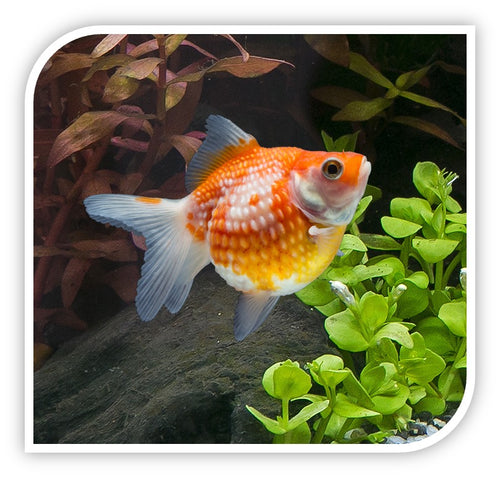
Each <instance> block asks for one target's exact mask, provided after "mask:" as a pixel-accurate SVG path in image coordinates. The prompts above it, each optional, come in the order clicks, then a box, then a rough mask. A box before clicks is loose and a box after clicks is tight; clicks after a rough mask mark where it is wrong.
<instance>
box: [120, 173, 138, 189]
mask: <svg viewBox="0 0 500 478" xmlns="http://www.w3.org/2000/svg"><path fill="white" fill-rule="evenodd" d="M142 179H143V176H142V174H141V173H131V174H127V175H126V176H122V177H121V178H120V184H119V185H118V190H119V191H120V192H121V193H122V194H133V193H135V191H136V190H137V188H138V187H139V185H140V184H141V182H142Z"/></svg>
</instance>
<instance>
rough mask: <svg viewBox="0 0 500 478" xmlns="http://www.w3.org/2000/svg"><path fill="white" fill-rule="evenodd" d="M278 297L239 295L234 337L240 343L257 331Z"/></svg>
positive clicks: (251, 294) (262, 294) (266, 293)
mask: <svg viewBox="0 0 500 478" xmlns="http://www.w3.org/2000/svg"><path fill="white" fill-rule="evenodd" d="M278 299H279V296H276V295H270V294H269V293H268V292H255V293H249V292H246V293H243V294H241V295H240V298H239V301H238V307H237V308H236V314H235V316H234V337H235V338H236V340H238V341H241V340H243V339H244V338H245V337H246V336H247V335H249V334H250V333H252V332H253V331H255V330H257V329H258V328H259V327H260V326H261V325H262V323H263V322H264V321H265V320H266V319H267V317H268V315H269V314H270V313H271V311H272V310H273V307H274V306H275V305H276V302H277V301H278Z"/></svg>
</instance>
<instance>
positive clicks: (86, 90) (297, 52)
mask: <svg viewBox="0 0 500 478" xmlns="http://www.w3.org/2000/svg"><path fill="white" fill-rule="evenodd" d="M466 60H467V58H466V35H460V34H442V35H438V34H407V35H401V34H377V35H374V34H366V35H363V34H346V35H319V34H317V35H304V34H251V35H245V34H238V35H226V34H220V35H215V34H214V35H206V34H203V35H201V34H194V35H178V34H175V35H169V34H158V35H151V34H143V35H141V34H131V35H126V34H123V35H92V36H87V37H83V38H77V39H75V40H74V41H72V42H71V43H69V44H67V45H64V46H63V47H61V48H60V49H59V50H58V51H57V52H54V54H53V56H52V58H51V59H50V61H49V62H48V63H47V65H46V66H45V67H44V68H43V70H42V72H41V73H40V76H39V79H38V82H37V86H36V89H35V95H34V103H33V108H34V153H35V156H34V198H35V201H34V238H33V240H34V271H35V275H34V310H35V313H34V319H35V321H34V342H35V343H34V347H35V368H36V369H38V370H40V372H42V371H43V370H44V368H45V367H47V366H49V365H50V363H51V361H52V360H58V361H61V362H64V360H65V359H66V357H69V356H70V355H71V353H70V352H71V348H72V347H73V345H71V344H73V343H78V342H75V340H80V338H81V337H82V336H85V335H86V334H87V335H89V334H90V336H92V334H98V336H99V337H100V338H101V340H104V341H106V340H107V339H106V337H108V336H106V335H105V334H104V332H103V330H104V329H102V327H105V328H106V324H111V322H109V321H110V320H111V318H112V317H113V316H115V315H116V314H117V313H119V312H120V311H123V310H125V311H131V312H130V314H132V316H133V311H135V309H134V308H133V307H132V308H130V307H129V306H130V305H131V304H133V301H134V298H135V290H136V283H137V280H138V278H139V271H140V266H141V264H142V262H143V261H142V257H143V254H144V246H143V244H141V241H140V239H138V238H132V236H131V235H130V234H129V233H127V232H126V231H123V230H121V229H117V228H112V227H109V226H104V225H102V224H98V223H96V222H95V221H92V220H91V219H90V218H89V217H88V216H87V214H86V213H85V210H84V208H83V204H82V201H83V199H84V198H85V197H87V196H89V195H92V194H99V193H107V192H113V193H125V194H141V195H145V196H160V197H168V198H179V197H183V196H184V195H185V194H186V192H185V189H184V171H185V167H186V163H187V162H189V160H190V158H191V157H192V155H193V154H194V152H195V151H196V149H197V148H198V147H199V145H200V144H201V142H202V140H203V139H204V131H205V126H204V124H205V120H206V118H207V116H208V115H210V114H221V115H223V116H225V117H227V118H229V119H230V120H231V121H233V122H234V123H235V124H237V125H238V126H240V127H241V128H242V129H243V130H245V131H247V132H249V133H251V134H252V135H254V136H255V137H256V138H257V140H258V141H259V143H260V144H261V145H262V146H297V147H300V148H304V149H312V150H324V149H325V148H328V146H329V145H331V144H332V143H333V141H335V140H337V139H339V138H341V137H343V136H345V138H346V141H347V142H346V143H345V144H349V145H353V144H355V147H354V149H355V151H356V152H359V153H363V154H365V155H366V156H367V157H368V159H369V160H370V162H371V163H372V173H371V176H370V180H369V184H370V185H371V186H374V187H376V188H378V189H377V191H379V192H378V193H377V198H376V200H374V201H373V203H372V204H371V205H370V207H369V209H368V210H367V212H366V214H365V217H364V220H363V222H362V223H361V224H360V226H359V228H360V231H361V232H364V233H374V234H383V233H384V232H383V230H382V228H381V226H380V217H382V216H384V215H388V214H389V212H388V211H389V205H390V201H391V199H392V198H394V197H397V196H403V197H411V196H417V195H418V193H417V191H416V190H415V187H414V185H413V181H412V171H413V169H414V167H415V165H416V163H417V162H422V161H432V162H434V163H435V164H437V165H438V167H439V168H441V169H446V170H448V171H453V172H456V173H457V174H458V175H459V179H457V180H456V181H455V182H454V184H453V194H454V198H455V199H456V200H457V201H458V202H459V203H460V204H461V205H462V207H463V208H464V210H465V208H466V196H465V191H466V152H465V151H466V144H465V139H466V134H465V118H466V115H467V111H466V100H467V98H466V78H467V77H466ZM214 280H215V282H214ZM202 283H203V285H204V286H206V287H207V288H208V289H207V290H208V291H209V292H210V293H213V291H214V289H213V288H212V286H213V287H215V288H220V287H222V288H223V289H224V290H226V292H227V288H226V286H225V284H223V283H222V282H221V281H217V280H216V279H213V278H212V276H203V274H202V279H201V280H200V282H199V284H202ZM214 284H215V285H214ZM195 285H196V283H195ZM231 293H232V292H231ZM196 294H198V295H200V294H201V292H200V290H199V288H198V289H197V291H196V293H195V295H196ZM201 296H203V294H201ZM214 297H218V298H219V299H220V296H217V295H216V294H215V295H214ZM219 299H218V300H219ZM200 300H203V299H202V298H201V299H200ZM222 300H223V299H222ZM228 300H229V302H230V304H229V305H228V310H229V309H232V308H233V305H232V304H233V303H234V300H233V297H232V296H231V297H230V299H228ZM289 300H291V301H292V302H291V303H289V302H286V304H285V309H286V310H289V311H291V310H292V309H293V303H294V302H293V301H297V303H298V300H297V299H296V298H295V297H292V298H290V299H289ZM211 307H212V305H211V303H210V301H207V305H206V308H207V310H209V309H210V308H211ZM224 307H225V306H224ZM127 308H128V309H127ZM193 310H195V311H196V313H197V314H198V315H199V316H200V319H199V321H200V322H201V324H198V325H193V327H195V328H196V330H198V328H200V330H199V331H198V332H200V333H207V334H208V335H210V331H209V332H206V331H204V329H203V321H204V320H205V319H204V312H203V308H200V309H196V307H195V306H193ZM207 313H208V312H207ZM311 313H312V311H310V310H308V311H307V314H311ZM228 314H229V312H228ZM135 319H136V318H135ZM135 319H134V320H135ZM131 320H132V319H131ZM157 320H161V319H157ZM169 320H170V319H168V320H166V323H165V327H168V326H169V324H170V322H171V320H170V322H169ZM172 320H173V319H172ZM229 320H230V317H225V321H226V322H228V321H229ZM311 320H313V319H311ZM184 324H186V322H184ZM141 325H143V324H140V323H139V324H138V325H135V326H134V327H140V326H141ZM226 325H227V324H226ZM148 326H149V324H148ZM184 326H185V327H188V326H187V325H184ZM317 327H318V333H319V334H322V333H324V331H322V323H321V320H318V325H317ZM106 330H107V333H108V334H109V336H111V335H113V334H118V335H120V333H121V331H120V330H119V329H118V330H117V329H115V328H114V327H112V328H111V329H109V328H107V329H106ZM186 330H187V329H186ZM187 333H188V332H186V334H187ZM190 333H191V332H190ZM193 333H196V332H193ZM103 334H104V335H103ZM231 334H232V325H231V326H227V341H229V340H230V339H231V337H230V336H231ZM281 334H283V337H286V333H285V332H284V331H281V332H280V331H276V337H278V336H281ZM173 335H174V336H175V337H177V338H176V339H175V340H177V342H176V343H177V344H181V343H183V342H184V340H186V341H189V337H187V336H186V338H185V339H184V337H185V335H184V334H183V333H180V332H179V331H177V332H175V333H174V334H173ZM150 339H151V340H152V341H153V342H154V336H151V337H150ZM224 340H226V339H224ZM276 340H277V339H276ZM300 340H301V341H302V342H301V343H306V342H307V341H308V340H310V339H308V338H307V336H304V337H302V338H301V339H300ZM319 340H323V342H324V346H325V347H326V345H325V344H326V342H327V340H326V338H325V339H319ZM285 342H286V341H284V342H283V344H282V345H281V346H280V350H279V351H275V352H273V353H272V354H271V355H272V359H274V360H284V359H285V358H287V348H286V343H285ZM68 344H69V345H68ZM149 345H151V344H149ZM170 346H171V347H172V344H170ZM137 347H139V344H137ZM155 347H156V350H157V353H158V360H162V357H163V359H164V358H165V354H167V351H165V350H161V351H159V349H161V347H162V345H161V344H156V345H155ZM174 348H175V347H174ZM115 352H117V350H115V349H114V348H113V347H109V348H108V349H107V352H106V354H111V357H108V356H107V355H106V357H107V358H106V357H105V358H103V360H108V359H111V362H110V363H112V364H113V363H114V365H109V366H108V369H111V368H113V367H116V368H115V372H116V373H115V375H114V377H115V378H116V377H117V376H118V375H119V374H120V373H122V372H121V371H119V367H118V365H116V363H118V362H116V363H115V362H113V360H112V359H113V357H112V356H113V354H114V353H115ZM148 353H149V354H150V355H151V354H152V355H151V357H152V360H153V361H154V360H155V358H154V357H155V355H154V348H153V349H152V350H150V351H149V352H148ZM256 353H259V352H256ZM266 353H268V352H265V351H263V352H262V354H263V355H264V356H265V355H266ZM167 355H168V354H167ZM306 355H307V354H306V353H305V352H304V356H306ZM51 357H52V358H51ZM311 358H312V357H309V359H311ZM47 361H48V362H47ZM105 363H108V362H105ZM80 365H81V373H82V374H84V373H90V372H91V371H92V367H94V366H95V365H93V363H90V362H88V363H87V362H86V363H85V364H83V363H81V364H80ZM245 367H250V364H244V366H243V370H240V371H239V372H238V374H241V375H243V376H244V374H245V373H249V372H248V370H247V369H245ZM146 368H147V367H146V366H145V369H144V371H143V373H144V374H147V373H148V372H147V370H146ZM265 368H266V367H265V366H264V367H263V368H262V369H259V370H256V371H255V373H257V374H258V375H259V376H260V374H261V373H262V372H263V371H264V370H265ZM83 371H87V372H83ZM47 373H48V372H47ZM173 373H174V375H175V374H176V375H175V376H176V377H177V376H179V375H180V374H182V373H183V372H182V370H181V369H178V368H176V366H173ZM51 380H56V379H55V378H54V376H52V378H51ZM168 380H173V379H172V377H170V378H168ZM221 380H222V379H221V378H220V376H217V377H215V378H213V380H212V382H210V380H208V378H207V382H206V383H203V384H199V389H200V390H203V393H201V395H200V397H199V400H198V401H197V402H196V406H195V409H196V413H194V416H208V417H210V418H209V420H208V421H207V422H206V423H205V425H204V427H208V429H209V431H208V432H207V431H206V429H205V428H203V432H199V430H198V429H197V426H198V424H197V422H196V420H195V419H194V418H193V415H190V414H189V413H188V412H186V411H184V412H182V413H181V412H179V414H178V415H177V416H176V418H175V420H176V421H175V423H174V422H171V423H170V422H168V421H167V422H168V423H167V422H162V424H160V425H158V424H157V423H156V422H155V426H154V427H153V428H154V432H151V435H150V436H149V437H145V436H142V437H139V436H135V437H134V438H133V439H135V440H142V441H146V442H148V441H149V442H151V441H152V442H162V441H163V442H186V441H188V442H193V441H194V442H196V441H197V440H198V441H199V442H200V441H201V442H203V440H205V441H206V442H214V440H215V441H216V442H227V441H228V440H230V438H228V437H229V436H230V431H229V428H230V427H231V426H233V427H234V426H235V425H234V421H233V422H232V423H233V424H232V425H231V419H230V416H231V413H234V412H232V410H233V408H232V407H233V405H234V403H233V402H234V400H235V395H234V393H233V392H228V393H227V394H219V395H217V399H216V400H215V401H214V402H213V407H215V408H214V409H210V410H207V409H206V408H204V407H206V406H208V405H207V404H208V403H209V402H210V397H211V392H210V390H211V387H215V388H217V387H219V386H220V387H223V385H221V383H222V382H220V381H221ZM219 382H220V383H219ZM120 383H121V382H120V381H119V380H118V382H116V383H115V382H112V383H111V385H110V386H111V389H110V393H114V392H113V390H115V391H117V390H119V389H120V387H121V386H122V385H120ZM214 384H215V385H214ZM105 386H106V385H105V384H104V382H103V384H102V387H105ZM160 386H162V385H161V384H160V383H159V382H158V383H157V387H160ZM68 387H71V385H68ZM75 387H77V386H76V385H75ZM113 387H115V388H113ZM40 390H45V389H44V388H43V386H41V389H40ZM47 390H48V388H47ZM75 393H76V388H75ZM116 393H118V392H116ZM137 393H138V396H139V395H140V391H139V392H137ZM45 398H46V399H47V397H45ZM39 399H40V400H41V402H40V403H42V402H43V393H41V395H39ZM47 400H48V401H47V402H46V403H48V404H49V405H50V406H53V404H54V403H55V402H54V401H53V400H55V399H54V397H52V398H51V400H52V401H50V400H49V399H47ZM109 400H111V399H109ZM106 403H108V402H106ZM109 403H112V401H111V402H109ZM109 403H108V405H109ZM232 404H233V405H232ZM49 405H47V406H49ZM102 407H104V408H105V406H104V405H102ZM42 408H43V406H41V408H40V409H39V413H40V416H42V415H43V413H46V411H45V412H43V411H42ZM160 409H161V407H160V406H159V410H160ZM163 411H164V410H163ZM87 412H88V410H87ZM151 413H152V412H151ZM162 413H163V412H162ZM183 413H184V414H183ZM77 415H78V414H77ZM152 415H153V413H152V414H151V416H152ZM148 416H149V415H148ZM120 417H121V418H120V419H119V420H121V422H120V423H121V426H122V427H123V428H127V426H128V424H129V420H130V423H132V416H131V417H129V418H123V415H120ZM182 417H183V418H182ZM111 419H112V418H110V420H111ZM113 419H115V420H116V419H117V418H116V417H114V418H113ZM144 420H146V419H144ZM151 420H152V418H151ZM191 421H192V423H191ZM250 422H251V418H249V419H248V421H246V418H245V419H244V420H243V423H244V424H245V426H249V427H250V429H252V430H254V431H256V430H257V428H258V424H254V423H253V422H252V423H251V424H250V425H249V423H250ZM44 423H45V422H44ZM66 423H68V424H69V425H68V427H69V426H70V425H71V424H72V425H74V426H76V425H77V424H78V423H80V422H79V421H78V418H77V417H76V418H75V417H73V418H71V419H70V418H68V419H67V422H66ZM172 423H173V425H172ZM207 423H208V424H207ZM237 423H240V422H238V421H237ZM174 425H175V426H176V427H178V428H179V429H184V430H185V431H186V430H187V431H186V435H185V436H186V437H187V438H184V439H183V438H182V437H180V436H178V435H176V434H175V433H174V432H172V430H173V428H172V427H173V426H174ZM174 428H175V427H174ZM243 428H244V427H243V425H242V429H243ZM40 430H41V431H40ZM47 430H48V429H47V428H43V426H41V428H40V429H39V432H38V435H37V436H38V440H39V441H40V442H58V441H59V440H60V439H61V437H62V436H63V435H64V433H63V432H59V431H57V430H55V429H52V431H51V432H50V433H49V432H48V431H47ZM88 430H89V432H88V433H89V434H90V435H91V434H92V433H93V432H92V431H91V430H92V427H91V426H90V425H89V428H88ZM213 430H216V434H215V435H213V433H212V431H213ZM205 432H206V433H205ZM114 433H115V432H114ZM243 433H244V432H243ZM256 433H257V432H256ZM217 434H218V435H217ZM90 435H89V441H93V440H94V438H92V437H91V436H90ZM214 436H216V438H214ZM200 437H202V438H200ZM129 439H131V438H130V437H129ZM129 439H127V438H126V437H125V436H124V435H120V434H119V433H118V432H116V434H115V435H109V436H107V437H106V436H105V435H103V436H102V437H100V438H95V440H96V442H106V441H113V440H115V441H118V442H122V441H127V440H129ZM75 440H76V441H78V440H82V438H75ZM70 441H71V439H70ZM242 441H244V440H242Z"/></svg>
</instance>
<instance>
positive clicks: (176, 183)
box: [160, 172, 187, 199]
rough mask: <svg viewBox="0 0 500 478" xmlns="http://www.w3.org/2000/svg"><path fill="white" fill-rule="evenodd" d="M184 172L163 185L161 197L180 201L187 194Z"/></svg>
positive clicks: (175, 175)
mask: <svg viewBox="0 0 500 478" xmlns="http://www.w3.org/2000/svg"><path fill="white" fill-rule="evenodd" d="M184 176H185V175H184V172H182V173H177V174H174V175H173V176H172V177H170V178H168V179H167V180H166V181H165V182H164V183H163V184H162V185H161V193H160V196H161V197H166V198H169V199H180V198H183V197H184V196H185V195H186V194H187V191H186V186H185V180H184Z"/></svg>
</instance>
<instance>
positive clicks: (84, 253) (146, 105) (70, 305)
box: [34, 34, 291, 366]
mask: <svg viewBox="0 0 500 478" xmlns="http://www.w3.org/2000/svg"><path fill="white" fill-rule="evenodd" d="M212 38H213V45H214V47H216V48H218V49H220V50H221V51H222V54H214V53H212V52H209V51H207V50H206V49H205V48H202V47H201V46H199V43H200V42H198V41H197V42H196V43H195V42H194V41H191V38H190V37H188V35H183V34H171V35H166V34H161V35H127V34H112V35H95V36H88V37H84V38H80V39H76V40H75V41H73V42H71V43H70V44H68V45H65V46H64V47H62V48H61V49H60V50H59V51H57V52H55V53H54V55H53V56H52V57H51V58H50V60H49V61H48V62H47V64H46V65H45V67H44V69H43V71H42V72H41V74H40V76H39V78H38V82H37V84H36V88H35V95H34V120H35V131H34V146H35V147H34V151H35V157H34V209H35V214H34V244H35V247H34V256H35V264H34V266H35V273H34V308H35V309H34V310H35V313H34V317H35V333H34V336H35V366H39V365H40V364H41V363H42V362H43V360H44V357H46V356H47V355H49V354H50V353H51V352H52V349H53V344H51V343H50V342H51V341H50V340H48V339H47V330H49V329H50V328H51V327H52V328H53V327H54V326H56V327H57V326H58V327H62V328H64V329H69V330H76V331H81V330H85V329H86V327H87V323H86V321H85V320H83V319H82V318H81V317H79V315H78V313H77V311H76V308H75V307H74V303H75V299H76V297H77V294H78V292H79V291H80V289H81V287H82V284H83V283H84V279H85V278H86V277H89V276H91V277H92V280H94V281H97V282H99V283H101V284H105V285H106V286H108V287H110V288H112V289H113V290H114V291H115V293H116V294H117V296H118V297H119V298H120V299H121V300H122V301H124V302H125V303H130V302H132V301H133V300H134V297H135V289H136V281H137V279H138V277H139V266H138V264H137V258H138V250H137V249H136V247H135V246H134V243H133V242H132V241H131V240H130V237H129V234H128V233H126V232H125V231H121V230H118V229H116V230H113V231H111V232H109V233H108V232H107V231H105V229H103V227H104V226H99V225H96V224H95V223H93V221H91V220H90V219H89V218H88V216H86V214H85V213H84V210H83V208H82V206H81V204H82V200H83V199H85V198H86V197H88V196H90V195H92V194H100V193H111V192H113V193H123V194H141V195H145V196H148V195H157V196H158V195H159V196H162V197H165V196H169V197H181V196H183V195H185V191H184V187H183V178H182V175H183V171H180V172H178V171H177V172H175V173H174V174H171V175H170V176H168V177H167V178H166V179H165V180H164V181H163V182H162V183H161V184H157V181H156V178H157V175H155V174H154V168H155V166H158V164H159V163H160V162H161V161H162V160H163V159H164V158H165V156H166V155H167V153H168V152H169V151H171V150H172V148H175V149H176V150H177V151H178V152H179V153H180V155H182V157H183V158H184V160H185V161H186V162H188V161H189V160H190V158H191V157H192V155H193V154H194V153H195V152H196V150H197V149H198V147H199V146H200V144H201V140H202V139H203V137H204V135H203V133H200V132H197V131H192V132H187V130H188V128H189V125H190V124H191V123H192V120H193V117H194V114H195V109H196V107H197V106H198V103H199V101H200V96H201V93H202V88H203V80H204V78H205V76H207V75H212V74H214V73H221V72H225V73H226V74H229V75H233V76H236V77H238V78H254V77H257V76H260V75H264V74H266V73H268V72H270V71H271V70H273V69H275V68H277V67H278V66H280V65H283V64H286V65H288V66H291V64H290V63H287V62H285V61H282V60H275V59H271V58H264V57H260V56H253V55H251V54H250V53H249V52H247V51H246V49H245V48H244V47H243V46H242V45H241V44H240V43H239V42H238V41H236V39H235V38H233V37H232V36H231V35H227V34H224V35H218V36H213V37H209V39H212ZM195 39H199V37H198V36H197V37H196V38H195ZM221 39H222V40H223V41H225V40H227V45H224V44H223V43H221ZM209 44H211V43H210V42H209ZM221 45H223V46H221ZM227 46H229V47H230V48H232V49H234V50H235V53H236V54H235V55H234V54H233V56H224V55H225V54H226V51H227V48H226V47H227ZM112 153H114V158H111V159H110V155H111V154H112ZM152 171H153V173H152ZM135 239H136V241H135V242H136V244H140V239H139V238H135Z"/></svg>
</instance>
